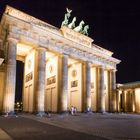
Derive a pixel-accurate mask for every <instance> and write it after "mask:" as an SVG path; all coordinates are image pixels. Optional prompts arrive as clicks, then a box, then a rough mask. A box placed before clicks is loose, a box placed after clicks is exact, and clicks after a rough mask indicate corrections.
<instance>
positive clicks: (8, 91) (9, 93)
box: [3, 38, 17, 113]
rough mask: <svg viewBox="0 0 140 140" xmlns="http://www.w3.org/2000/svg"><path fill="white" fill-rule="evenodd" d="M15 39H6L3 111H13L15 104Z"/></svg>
mask: <svg viewBox="0 0 140 140" xmlns="http://www.w3.org/2000/svg"><path fill="white" fill-rule="evenodd" d="M16 45H17V40H15V39H12V38H10V39H8V46H7V61H6V73H5V74H6V75H5V76H6V77H5V78H6V79H5V93H4V101H3V112H4V113H10V112H14V104H15V85H16V50H17V47H16Z"/></svg>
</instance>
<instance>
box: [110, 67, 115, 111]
mask: <svg viewBox="0 0 140 140" xmlns="http://www.w3.org/2000/svg"><path fill="white" fill-rule="evenodd" d="M110 80H111V82H110V83H111V85H110V87H111V92H110V111H111V112H114V111H115V110H116V71H115V70H112V71H111V79H110Z"/></svg>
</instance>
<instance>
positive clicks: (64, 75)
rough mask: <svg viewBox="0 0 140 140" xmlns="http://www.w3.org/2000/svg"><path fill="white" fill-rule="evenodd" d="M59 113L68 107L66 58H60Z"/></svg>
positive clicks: (65, 56)
mask: <svg viewBox="0 0 140 140" xmlns="http://www.w3.org/2000/svg"><path fill="white" fill-rule="evenodd" d="M61 91H62V92H61V95H60V96H61V102H60V104H61V105H60V106H61V111H62V112H63V111H67V107H68V56H67V55H65V54H64V55H63V57H62V89H61Z"/></svg>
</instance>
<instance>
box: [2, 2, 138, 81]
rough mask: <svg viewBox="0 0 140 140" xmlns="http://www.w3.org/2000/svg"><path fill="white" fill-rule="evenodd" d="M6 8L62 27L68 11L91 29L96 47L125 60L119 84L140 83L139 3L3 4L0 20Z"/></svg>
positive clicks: (118, 77) (121, 65) (119, 66)
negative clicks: (12, 8)
mask: <svg viewBox="0 0 140 140" xmlns="http://www.w3.org/2000/svg"><path fill="white" fill-rule="evenodd" d="M6 4H8V5H10V6H13V7H15V8H17V9H19V10H21V11H23V12H25V13H27V14H29V15H32V16H34V17H36V18H39V19H41V20H43V21H46V22H47V23H49V24H52V25H54V26H56V27H58V28H59V27H60V25H61V22H62V21H63V19H64V14H65V12H66V7H68V8H69V9H72V10H73V11H72V15H71V16H72V17H74V16H76V17H77V21H76V25H78V24H79V22H80V21H81V20H84V21H85V23H86V24H88V25H89V26H90V31H89V36H90V37H91V38H93V39H94V43H95V44H97V45H99V46H101V47H103V48H105V49H108V50H110V51H113V52H114V55H113V56H114V57H116V58H118V59H120V60H122V62H121V64H119V65H118V67H117V69H118V71H117V82H118V83H126V82H133V81H140V61H139V60H140V59H139V53H140V4H139V1H137V0H0V17H1V15H2V13H3V11H4V9H5V6H6Z"/></svg>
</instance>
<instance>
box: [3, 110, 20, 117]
mask: <svg viewBox="0 0 140 140" xmlns="http://www.w3.org/2000/svg"><path fill="white" fill-rule="evenodd" d="M3 116H4V117H18V116H17V113H15V112H14V111H10V112H4V113H3Z"/></svg>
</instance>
